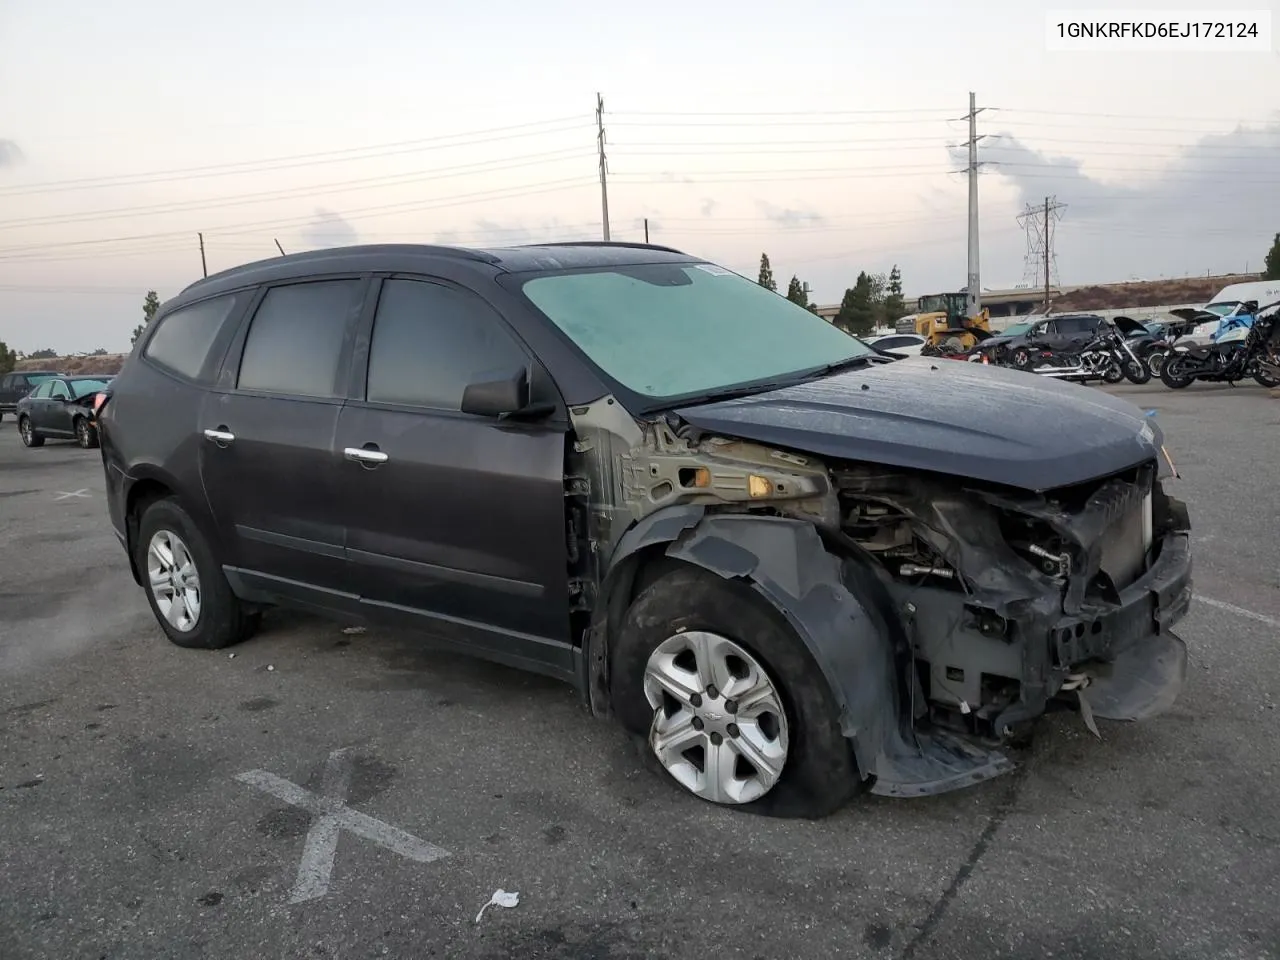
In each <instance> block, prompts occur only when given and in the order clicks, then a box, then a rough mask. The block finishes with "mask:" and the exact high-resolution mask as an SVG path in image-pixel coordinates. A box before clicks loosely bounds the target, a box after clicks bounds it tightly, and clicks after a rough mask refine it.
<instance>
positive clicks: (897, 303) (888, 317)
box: [884, 263, 907, 323]
mask: <svg viewBox="0 0 1280 960" xmlns="http://www.w3.org/2000/svg"><path fill="white" fill-rule="evenodd" d="M906 315H907V303H906V301H905V300H904V299H903V298H902V271H901V270H899V269H898V265H897V264H896V263H895V264H894V265H893V269H892V270H890V271H889V285H888V287H887V295H886V296H885V298H884V318H885V321H886V322H888V323H893V322H894V321H895V320H897V319H898V318H899V317H905V316H906Z"/></svg>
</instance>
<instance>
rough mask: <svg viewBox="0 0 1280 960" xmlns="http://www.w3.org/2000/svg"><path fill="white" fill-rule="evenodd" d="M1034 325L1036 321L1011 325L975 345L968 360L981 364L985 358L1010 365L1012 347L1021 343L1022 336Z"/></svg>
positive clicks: (992, 361)
mask: <svg viewBox="0 0 1280 960" xmlns="http://www.w3.org/2000/svg"><path fill="white" fill-rule="evenodd" d="M1033 325H1034V321H1030V320H1026V321H1021V322H1019V323H1012V324H1010V325H1009V326H1007V327H1005V328H1004V329H1003V330H1001V331H1000V332H999V333H993V334H992V335H991V336H989V337H988V338H987V339H985V340H981V341H979V342H978V343H976V344H974V347H973V349H972V350H970V351H969V354H968V356H967V357H966V359H967V360H970V361H973V362H975V363H976V362H981V361H982V359H983V358H984V357H985V358H986V359H987V360H988V361H989V362H991V363H1008V362H1009V347H1010V345H1011V344H1013V345H1016V344H1019V343H1021V342H1022V339H1021V338H1022V335H1023V334H1024V333H1026V332H1027V331H1028V330H1030V329H1031V327H1032V326H1033Z"/></svg>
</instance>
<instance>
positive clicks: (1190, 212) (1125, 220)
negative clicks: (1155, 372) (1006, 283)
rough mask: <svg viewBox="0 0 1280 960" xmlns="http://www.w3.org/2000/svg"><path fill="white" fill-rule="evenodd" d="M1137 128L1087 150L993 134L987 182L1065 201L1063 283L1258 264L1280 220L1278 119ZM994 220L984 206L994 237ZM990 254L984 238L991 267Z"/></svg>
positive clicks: (1038, 200) (1029, 199) (1024, 202)
mask: <svg viewBox="0 0 1280 960" xmlns="http://www.w3.org/2000/svg"><path fill="white" fill-rule="evenodd" d="M1133 136H1134V135H1133V134H1131V133H1124V132H1118V133H1117V134H1116V138H1117V142H1116V143H1115V144H1114V145H1107V144H1104V145H1101V146H1099V147H1093V148H1092V149H1094V150H1097V151H1098V152H1097V153H1096V154H1091V153H1089V152H1087V151H1086V150H1085V149H1081V151H1080V155H1079V156H1077V155H1071V154H1066V153H1064V152H1056V153H1053V154H1050V153H1048V152H1045V151H1041V150H1038V149H1036V148H1035V147H1033V146H1031V145H1029V144H1027V143H1024V142H1022V141H1020V140H1019V139H1018V138H1016V137H1014V136H1011V135H1008V134H1003V135H1000V136H998V137H995V138H990V139H988V140H987V141H986V144H987V145H989V146H987V148H986V149H985V150H984V152H983V154H982V156H981V158H980V159H982V160H983V161H984V162H986V163H989V164H990V166H989V167H987V169H986V176H985V177H984V182H985V183H990V182H991V180H992V179H994V178H999V180H1000V181H1001V182H1003V183H1004V184H1007V185H1010V186H1012V187H1013V188H1014V189H1015V191H1016V199H1017V202H1018V204H1019V206H1022V207H1024V208H1026V207H1030V208H1033V209H1042V208H1043V205H1044V202H1045V198H1046V197H1051V198H1053V199H1054V200H1055V201H1056V202H1057V203H1061V204H1063V208H1062V210H1061V211H1060V219H1058V220H1056V222H1055V224H1054V228H1053V230H1054V251H1055V254H1056V260H1057V266H1058V274H1059V277H1060V278H1061V281H1062V282H1064V283H1083V282H1105V281H1110V280H1127V279H1130V278H1131V277H1135V276H1136V277H1143V278H1156V277H1160V276H1165V277H1179V276H1194V275H1196V274H1204V273H1206V272H1212V273H1215V274H1216V273H1226V272H1231V271H1241V270H1244V269H1245V267H1246V266H1247V267H1248V268H1249V269H1250V270H1258V269H1260V268H1261V265H1262V258H1263V256H1264V255H1265V253H1266V251H1267V249H1268V248H1269V246H1270V244H1271V238H1272V237H1273V236H1274V235H1275V232H1276V229H1277V227H1280V164H1277V161H1276V157H1277V156H1280V122H1278V123H1272V124H1267V125H1264V126H1261V127H1253V128H1244V127H1240V128H1237V129H1236V130H1234V131H1232V132H1231V133H1225V134H1213V135H1209V136H1205V137H1202V138H1201V139H1199V140H1197V141H1196V142H1195V143H1193V144H1191V145H1190V146H1185V147H1169V146H1162V145H1158V144H1152V143H1143V144H1140V145H1133V139H1132V138H1133ZM1091 139H1098V138H1097V135H1096V134H1094V135H1093V136H1092V137H1091ZM1126 145H1128V146H1126ZM1095 158H1096V159H1095ZM956 159H959V160H963V159H964V158H963V156H961V155H960V154H959V152H957V154H956ZM988 223H989V220H988V215H987V214H985V213H984V215H983V233H984V235H985V234H986V231H987V229H988V227H987V224H988ZM995 226H1002V225H1000V224H996V225H995ZM1003 226H1007V224H1006V225H1003ZM1016 245H1017V243H1016V241H1011V242H1010V243H1008V244H998V245H996V246H995V247H993V248H992V252H993V253H996V252H997V251H1000V250H1001V249H1002V247H1003V246H1016ZM1022 245H1023V246H1025V244H1022ZM1009 252H1012V251H1009ZM988 262H989V257H988V254H987V252H986V245H985V243H984V251H983V272H984V274H988V273H989V272H990V270H989V269H988V266H987V264H988Z"/></svg>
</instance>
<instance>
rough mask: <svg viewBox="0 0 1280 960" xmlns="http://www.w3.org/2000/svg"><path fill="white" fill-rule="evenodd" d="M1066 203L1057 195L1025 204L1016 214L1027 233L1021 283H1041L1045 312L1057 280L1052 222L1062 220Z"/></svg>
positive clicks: (1047, 309)
mask: <svg viewBox="0 0 1280 960" xmlns="http://www.w3.org/2000/svg"><path fill="white" fill-rule="evenodd" d="M1065 208H1066V204H1064V203H1058V199H1057V197H1045V198H1044V203H1043V204H1039V203H1028V204H1027V209H1025V210H1023V211H1022V213H1020V214H1018V223H1020V224H1021V225H1022V227H1023V229H1024V230H1026V232H1027V255H1026V258H1025V260H1024V261H1023V262H1024V264H1025V266H1024V268H1023V273H1022V280H1023V282H1024V283H1034V282H1043V283H1044V310H1045V312H1046V313H1048V312H1049V297H1050V291H1051V289H1052V288H1053V285H1054V284H1055V283H1057V282H1058V257H1057V254H1056V253H1054V250H1053V235H1054V229H1053V228H1054V224H1055V223H1057V221H1059V220H1061V219H1062V211H1063V210H1064V209H1065Z"/></svg>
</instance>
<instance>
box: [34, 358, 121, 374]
mask: <svg viewBox="0 0 1280 960" xmlns="http://www.w3.org/2000/svg"><path fill="white" fill-rule="evenodd" d="M127 356H128V354H124V353H108V354H105V355H103V356H98V357H55V358H54V359H52V360H19V361H18V363H17V365H16V366H15V367H14V369H15V370H57V371H58V372H59V373H66V374H71V375H73V376H89V375H91V374H95V373H101V374H117V373H119V372H120V368H121V367H122V366H124V361H125V358H126V357H127Z"/></svg>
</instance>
